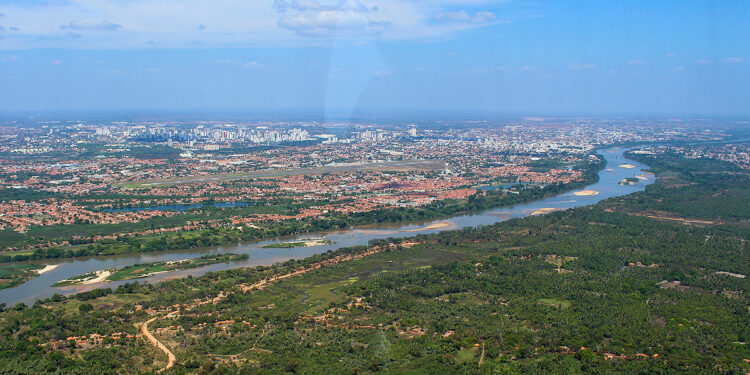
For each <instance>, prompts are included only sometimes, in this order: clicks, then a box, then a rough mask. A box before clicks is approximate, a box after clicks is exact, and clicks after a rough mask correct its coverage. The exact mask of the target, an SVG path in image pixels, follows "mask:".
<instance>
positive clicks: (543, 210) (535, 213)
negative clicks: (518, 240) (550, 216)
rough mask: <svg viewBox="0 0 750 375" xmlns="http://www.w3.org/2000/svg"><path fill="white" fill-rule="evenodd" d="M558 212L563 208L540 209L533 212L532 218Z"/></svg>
mask: <svg viewBox="0 0 750 375" xmlns="http://www.w3.org/2000/svg"><path fill="white" fill-rule="evenodd" d="M557 210H561V208H559V207H547V208H540V209H538V210H536V211H534V212H532V213H531V216H534V215H541V214H546V213H549V212H552V211H557Z"/></svg>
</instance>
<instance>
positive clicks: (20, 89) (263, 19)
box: [0, 0, 750, 117]
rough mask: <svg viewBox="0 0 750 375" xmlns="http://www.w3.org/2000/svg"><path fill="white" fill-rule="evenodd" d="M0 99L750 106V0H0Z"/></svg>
mask: <svg viewBox="0 0 750 375" xmlns="http://www.w3.org/2000/svg"><path fill="white" fill-rule="evenodd" d="M0 14H1V15H0V111H5V112H8V111H27V110H98V109H174V110H202V109H209V110H210V109H246V110H288V109H295V110H298V109H302V110H306V109H310V110H315V111H339V112H343V113H347V112H349V113H352V112H357V111H363V112H367V111H373V112H377V111H381V112H388V111H428V112H429V111H441V112H444V111H460V112H472V111H481V112H497V113H524V114H566V115H567V114H630V115H638V114H649V115H651V114H653V115H683V116H716V117H736V116H741V117H747V116H750V106H749V105H748V103H750V70H749V68H750V65H748V64H750V27H748V26H747V23H748V20H750V2H748V1H732V0H721V1H716V0H713V1H691V0H675V1H668V0H659V1H654V0H645V1H636V0H630V1H617V0H606V1H605V0H601V1H594V0H591V1H561V0H557V1H542V0H537V1H531V0H528V1H527V0H515V1H513V0H506V1H493V0H432V1H426V0H253V1H239V0H117V1H115V0H46V1H21V0H0Z"/></svg>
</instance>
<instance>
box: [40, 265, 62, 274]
mask: <svg viewBox="0 0 750 375" xmlns="http://www.w3.org/2000/svg"><path fill="white" fill-rule="evenodd" d="M57 266H58V265H57V264H48V265H46V266H44V268H42V269H38V270H36V273H37V274H39V275H41V274H43V273H45V272H47V271H52V270H54V269H55V268H57Z"/></svg>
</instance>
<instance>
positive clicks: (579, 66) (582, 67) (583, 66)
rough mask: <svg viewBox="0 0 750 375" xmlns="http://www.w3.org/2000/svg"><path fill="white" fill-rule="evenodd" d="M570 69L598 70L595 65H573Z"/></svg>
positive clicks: (569, 66)
mask: <svg viewBox="0 0 750 375" xmlns="http://www.w3.org/2000/svg"><path fill="white" fill-rule="evenodd" d="M568 69H571V70H594V69H596V65H594V64H580V63H572V64H570V65H568Z"/></svg>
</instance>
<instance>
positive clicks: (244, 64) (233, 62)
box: [216, 60, 266, 69]
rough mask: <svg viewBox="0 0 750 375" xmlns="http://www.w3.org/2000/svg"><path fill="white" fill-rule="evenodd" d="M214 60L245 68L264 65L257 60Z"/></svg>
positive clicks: (259, 67) (256, 67) (262, 66)
mask: <svg viewBox="0 0 750 375" xmlns="http://www.w3.org/2000/svg"><path fill="white" fill-rule="evenodd" d="M216 62H217V63H219V64H228V65H234V66H241V67H243V68H245V69H263V68H265V67H266V66H265V65H263V64H261V63H259V62H257V61H248V62H241V61H236V60H216Z"/></svg>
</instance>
